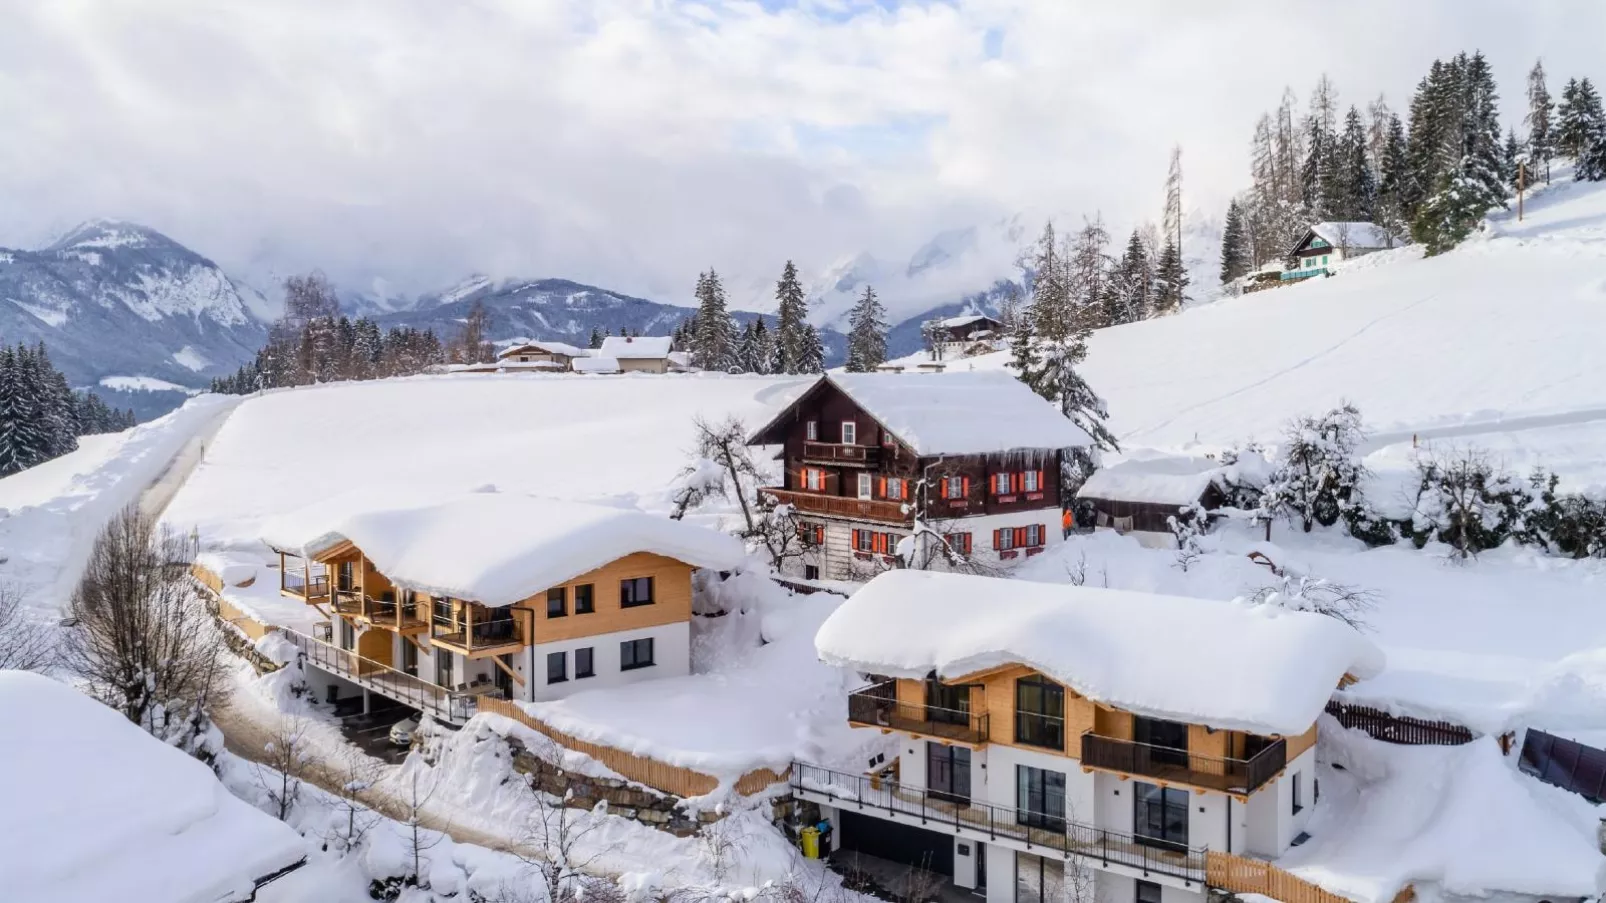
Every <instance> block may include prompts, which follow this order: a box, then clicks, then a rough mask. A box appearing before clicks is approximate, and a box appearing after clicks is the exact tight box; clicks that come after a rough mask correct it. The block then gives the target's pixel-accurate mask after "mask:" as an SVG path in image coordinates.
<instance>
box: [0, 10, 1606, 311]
mask: <svg viewBox="0 0 1606 903" xmlns="http://www.w3.org/2000/svg"><path fill="white" fill-rule="evenodd" d="M0 20H3V21H4V23H5V25H4V27H3V28H0V244H3V245H10V246H29V245H33V244H38V243H41V242H43V241H47V240H48V239H49V238H50V237H51V236H52V235H54V234H58V233H59V232H61V231H63V230H64V229H65V228H67V227H69V226H71V225H72V224H73V223H75V222H78V221H80V220H83V219H86V218H90V217H99V216H109V217H120V218H128V219H134V220H138V221H141V222H145V223H148V224H150V225H153V226H156V227H157V228H160V229H162V230H163V231H166V232H168V233H169V234H171V235H172V236H173V237H175V238H177V239H178V240H180V241H182V242H184V243H186V244H188V245H190V246H191V247H193V248H195V249H196V250H199V251H201V252H202V253H205V254H207V255H209V256H211V257H213V258H215V259H216V260H218V261H219V262H220V263H222V264H223V265H224V266H225V267H226V268H228V269H230V270H231V271H233V272H236V273H239V274H241V275H243V276H245V277H247V278H248V279H251V280H252V281H255V282H257V283H258V284H259V285H262V286H263V287H268V286H269V285H271V281H272V279H273V278H274V277H275V276H282V275H283V274H286V273H291V272H296V271H300V270H304V269H309V268H312V267H321V268H323V269H324V270H325V271H327V272H328V273H330V274H331V275H332V276H334V277H335V278H336V279H337V280H339V281H341V282H342V283H344V284H347V285H351V286H354V287H359V288H363V287H368V286H371V285H374V284H375V280H376V279H377V280H382V281H381V282H380V283H379V284H381V285H383V286H386V287H388V290H390V291H395V292H409V293H410V292H417V291H422V290H427V289H431V288H436V287H440V286H442V285H445V284H448V283H451V282H454V281H456V280H457V279H459V278H461V277H462V276H464V275H466V274H468V273H470V272H474V271H484V272H489V273H492V274H495V275H529V276H565V277H569V278H573V279H577V280H580V281H586V282H592V283H596V284H600V285H604V286H607V287H610V288H615V289H618V290H621V291H627V292H633V293H638V294H643V295H646V296H648V297H652V298H655V299H660V300H673V301H685V300H686V298H687V297H688V296H689V294H690V288H691V286H692V284H693V282H694V280H695V277H696V273H697V272H698V271H699V270H701V269H703V268H705V267H709V266H712V267H715V268H717V269H719V270H721V271H722V272H726V273H729V274H731V275H732V281H733V284H734V286H735V287H736V289H737V293H738V294H741V293H742V292H743V291H748V290H751V292H752V293H755V294H756V293H757V292H758V291H759V290H760V286H761V285H762V283H763V282H764V281H765V280H772V279H773V276H774V274H775V272H776V271H778V270H779V267H780V264H781V262H782V261H783V260H785V259H786V258H788V257H792V258H796V259H797V260H798V262H799V264H800V266H802V267H803V268H804V269H805V271H806V272H810V273H821V272H824V271H826V270H828V269H829V268H830V267H832V266H833V265H835V264H837V263H839V262H840V261H842V260H844V259H847V258H849V257H852V256H853V255H854V254H856V253H859V252H861V251H869V252H871V253H873V254H875V255H877V256H878V257H884V258H886V259H889V260H899V261H902V260H905V259H907V256H908V255H909V254H910V253H911V252H912V251H913V250H914V249H915V248H917V247H918V246H919V245H921V244H922V243H923V242H925V241H926V240H927V239H929V238H930V237H931V236H932V235H934V234H936V233H937V232H939V231H941V230H943V229H949V228H954V227H959V226H965V225H971V224H976V223H991V222H996V221H998V220H1000V219H1001V218H1003V217H1007V216H1009V215H1012V214H1017V213H1021V212H1025V213H1026V215H1027V216H1028V217H1030V218H1031V219H1032V220H1033V221H1034V224H1035V222H1036V221H1037V220H1039V219H1040V218H1041V217H1042V216H1044V215H1048V214H1050V213H1052V214H1054V215H1057V216H1059V217H1061V218H1066V217H1079V216H1080V215H1081V214H1083V213H1091V212H1093V211H1095V210H1098V211H1102V212H1103V215H1104V217H1105V219H1106V220H1107V221H1109V222H1110V223H1111V224H1112V225H1113V226H1114V227H1115V228H1116V229H1117V230H1118V231H1119V230H1124V229H1127V228H1130V227H1131V226H1132V225H1133V224H1134V223H1135V222H1137V221H1138V220H1141V219H1146V218H1153V217H1155V216H1156V215H1157V213H1158V206H1159V203H1160V199H1161V198H1160V195H1161V180H1162V178H1163V176H1164V169H1165V165H1166V158H1167V154H1168V151H1169V149H1170V147H1171V146H1172V145H1173V144H1179V143H1180V144H1181V145H1182V147H1183V154H1184V167H1185V177H1186V181H1185V192H1186V196H1187V199H1188V205H1189V206H1190V207H1192V206H1194V205H1195V204H1197V205H1201V206H1202V207H1203V208H1205V209H1208V210H1210V211H1212V212H1216V213H1219V209H1218V208H1220V207H1222V206H1224V205H1225V202H1226V199H1227V197H1228V196H1229V195H1230V194H1231V193H1232V192H1234V191H1236V190H1237V189H1238V188H1240V187H1242V184H1243V182H1244V181H1245V170H1246V162H1245V149H1246V145H1247V140H1248V137H1249V134H1250V131H1251V128H1252V126H1253V123H1254V120H1255V118H1256V117H1257V115H1258V114H1259V113H1260V112H1261V111H1262V110H1264V109H1266V108H1269V107H1271V106H1273V105H1275V103H1276V102H1277V99H1278V96H1279V95H1280V93H1281V91H1282V88H1283V86H1284V84H1291V85H1292V86H1293V87H1294V88H1295V90H1296V91H1299V92H1300V93H1301V95H1303V94H1304V92H1305V91H1306V90H1307V89H1308V88H1309V86H1310V85H1311V84H1312V83H1313V82H1314V81H1315V79H1316V78H1317V76H1318V75H1320V74H1321V73H1322V72H1324V71H1325V72H1327V73H1329V74H1330V75H1331V76H1332V77H1333V79H1334V80H1335V81H1336V83H1337V85H1338V87H1339V91H1340V95H1341V99H1342V100H1344V101H1345V102H1346V103H1348V102H1355V103H1358V104H1360V105H1362V106H1363V107H1364V105H1365V103H1366V102H1367V101H1369V100H1371V99H1372V98H1374V97H1375V96H1377V94H1378V93H1379V92H1384V93H1386V94H1387V95H1388V97H1389V99H1390V101H1392V102H1393V104H1394V106H1395V107H1396V108H1397V109H1403V108H1404V107H1405V104H1406V101H1407V100H1408V95H1409V92H1410V90H1411V88H1412V87H1413V86H1414V85H1415V83H1416V81H1417V80H1418V79H1419V78H1420V77H1421V75H1422V74H1423V73H1424V72H1425V70H1426V68H1427V66H1428V64H1429V63H1430V62H1431V61H1432V60H1433V58H1434V57H1435V56H1442V55H1449V54H1452V53H1454V52H1456V51H1458V50H1462V49H1471V48H1475V47H1482V48H1483V49H1484V50H1485V52H1486V53H1488V54H1489V56H1490V57H1491V59H1492V61H1493V63H1494V65H1495V69H1496V73H1497V76H1498V77H1499V82H1500V87H1501V90H1502V94H1503V95H1504V101H1505V102H1506V106H1507V111H1508V113H1511V114H1513V115H1518V114H1519V109H1518V105H1519V104H1520V96H1521V91H1522V76H1523V75H1524V74H1525V73H1526V71H1527V69H1528V67H1529V66H1531V65H1532V63H1533V61H1534V59H1535V58H1536V57H1539V56H1541V55H1542V56H1543V57H1544V58H1545V61H1546V64H1547V68H1548V69H1549V70H1550V71H1551V73H1552V81H1553V82H1556V83H1557V84H1555V85H1553V87H1554V88H1559V81H1560V79H1562V78H1563V77H1565V76H1567V75H1574V74H1576V75H1591V76H1594V77H1595V78H1596V79H1606V57H1602V56H1601V55H1600V53H1599V48H1600V35H1603V34H1606V3H1600V2H1598V0H1584V2H1574V3H1562V2H1553V3H1552V2H1545V0H1532V2H1522V3H1518V2H1496V0H1409V2H1400V0H1391V2H1359V0H1352V2H1346V3H1344V4H1340V5H1339V6H1336V7H1334V6H1325V7H1310V6H1309V5H1308V4H1303V3H1291V2H1278V3H1273V2H1266V3H1261V2H1234V3H1227V2H1189V3H1181V2H1158V0H1152V2H1144V0H1123V2H1119V3H1116V2H1102V0H1100V2H1092V0H974V2H972V0H955V2H896V0H794V2H782V0H760V2H751V0H749V2H734V0H700V2H689V0H688V2H671V0H525V2H514V0H349V2H339V0H142V2H140V3H137V4H136V3H122V2H111V0H101V2H90V0H50V2H48V3H46V2H37V0H0ZM737 300H739V301H741V300H744V299H742V298H738V299H737Z"/></svg>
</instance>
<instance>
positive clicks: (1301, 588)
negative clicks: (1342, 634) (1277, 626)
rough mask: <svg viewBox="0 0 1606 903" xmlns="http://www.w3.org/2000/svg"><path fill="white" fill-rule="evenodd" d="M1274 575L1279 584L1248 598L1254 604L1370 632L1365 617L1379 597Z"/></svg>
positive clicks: (1352, 588)
mask: <svg viewBox="0 0 1606 903" xmlns="http://www.w3.org/2000/svg"><path fill="white" fill-rule="evenodd" d="M1273 572H1274V573H1276V574H1277V575H1278V580H1277V582H1276V583H1273V584H1270V585H1268V586H1262V587H1260V588H1259V589H1257V590H1255V592H1254V593H1253V594H1252V595H1251V596H1250V597H1249V599H1250V601H1251V602H1255V603H1257V604H1260V605H1275V606H1277V607H1279V608H1286V609H1288V610H1290V611H1313V612H1316V613H1317V614H1323V615H1327V616H1328V617H1330V618H1336V619H1338V620H1340V621H1343V622H1344V623H1345V624H1348V625H1349V626H1351V627H1353V628H1355V629H1356V630H1366V629H1367V623H1366V617H1367V615H1368V614H1369V613H1370V612H1371V611H1372V610H1373V609H1375V608H1376V607H1377V602H1378V597H1377V594H1376V593H1374V592H1372V591H1371V590H1369V589H1363V588H1361V587H1358V586H1350V585H1349V584H1345V583H1334V582H1332V581H1331V580H1324V579H1322V578H1320V577H1311V576H1308V575H1298V574H1293V573H1290V572H1287V571H1282V570H1280V569H1274V571H1273Z"/></svg>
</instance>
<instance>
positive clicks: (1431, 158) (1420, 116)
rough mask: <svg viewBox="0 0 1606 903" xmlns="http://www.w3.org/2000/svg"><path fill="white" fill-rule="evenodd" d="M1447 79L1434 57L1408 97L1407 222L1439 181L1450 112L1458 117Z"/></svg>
mask: <svg viewBox="0 0 1606 903" xmlns="http://www.w3.org/2000/svg"><path fill="white" fill-rule="evenodd" d="M1449 80H1450V77H1449V74H1448V71H1447V67H1446V66H1445V64H1444V61H1443V60H1434V61H1433V66H1432V67H1431V68H1430V69H1429V70H1428V74H1427V76H1426V77H1425V78H1423V79H1422V81H1420V82H1418V83H1417V86H1416V93H1415V94H1414V95H1412V97H1411V128H1410V132H1409V137H1408V138H1407V139H1406V170H1407V172H1408V173H1409V174H1410V177H1409V178H1407V179H1405V180H1403V182H1402V188H1403V194H1402V198H1401V199H1402V200H1403V201H1404V214H1405V219H1406V220H1407V221H1410V222H1414V221H1415V220H1416V215H1417V213H1418V211H1419V210H1420V209H1421V206H1422V204H1423V202H1425V201H1426V200H1427V198H1428V195H1429V194H1430V193H1431V192H1432V190H1433V187H1434V186H1435V185H1437V184H1438V182H1439V173H1440V171H1441V169H1442V167H1443V163H1444V153H1443V151H1444V144H1445V140H1446V134H1447V132H1448V130H1449V120H1450V119H1451V118H1452V116H1454V117H1455V118H1457V120H1459V116H1458V115H1457V114H1456V113H1455V111H1454V109H1452V108H1451V103H1452V101H1453V99H1454V98H1453V95H1454V93H1455V91H1454V86H1453V85H1451V84H1449Z"/></svg>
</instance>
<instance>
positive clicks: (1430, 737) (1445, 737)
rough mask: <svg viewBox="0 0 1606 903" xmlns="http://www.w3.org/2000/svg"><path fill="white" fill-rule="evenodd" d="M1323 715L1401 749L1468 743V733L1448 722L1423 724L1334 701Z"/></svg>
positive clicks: (1378, 710) (1407, 718)
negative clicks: (1327, 715) (1402, 746)
mask: <svg viewBox="0 0 1606 903" xmlns="http://www.w3.org/2000/svg"><path fill="white" fill-rule="evenodd" d="M1327 714H1329V715H1332V716H1333V717H1334V718H1336V719H1338V723H1339V724H1342V725H1344V726H1345V727H1349V728H1360V729H1361V730H1363V731H1366V733H1368V734H1370V735H1371V736H1372V739H1374V740H1382V741H1383V742H1384V743H1399V744H1401V745H1404V746H1460V745H1461V744H1463V743H1471V742H1472V731H1471V729H1470V728H1467V727H1465V726H1463V725H1460V724H1452V723H1451V722H1448V721H1424V720H1422V719H1421V718H1411V717H1407V716H1403V715H1390V714H1389V713H1388V712H1385V711H1383V710H1381V709H1374V708H1369V707H1367V706H1364V705H1349V704H1347V703H1342V702H1339V701H1338V700H1336V699H1333V700H1329V701H1328V703H1327Z"/></svg>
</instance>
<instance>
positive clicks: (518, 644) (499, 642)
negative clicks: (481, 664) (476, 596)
mask: <svg viewBox="0 0 1606 903" xmlns="http://www.w3.org/2000/svg"><path fill="white" fill-rule="evenodd" d="M429 642H430V644H431V645H433V646H440V647H442V648H444V649H447V650H450V651H452V652H456V653H458V654H460V655H465V656H468V657H469V658H486V657H488V656H492V655H503V654H506V653H509V652H516V651H518V650H520V649H523V648H524V647H525V646H526V645H528V642H527V641H526V640H525V637H524V631H523V630H521V629H520V627H519V624H518V622H517V621H483V622H478V621H475V620H473V619H472V618H471V619H469V620H468V621H466V622H465V621H449V620H445V619H442V618H439V617H437V618H436V619H435V630H434V632H433V633H431V634H430V637H429Z"/></svg>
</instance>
